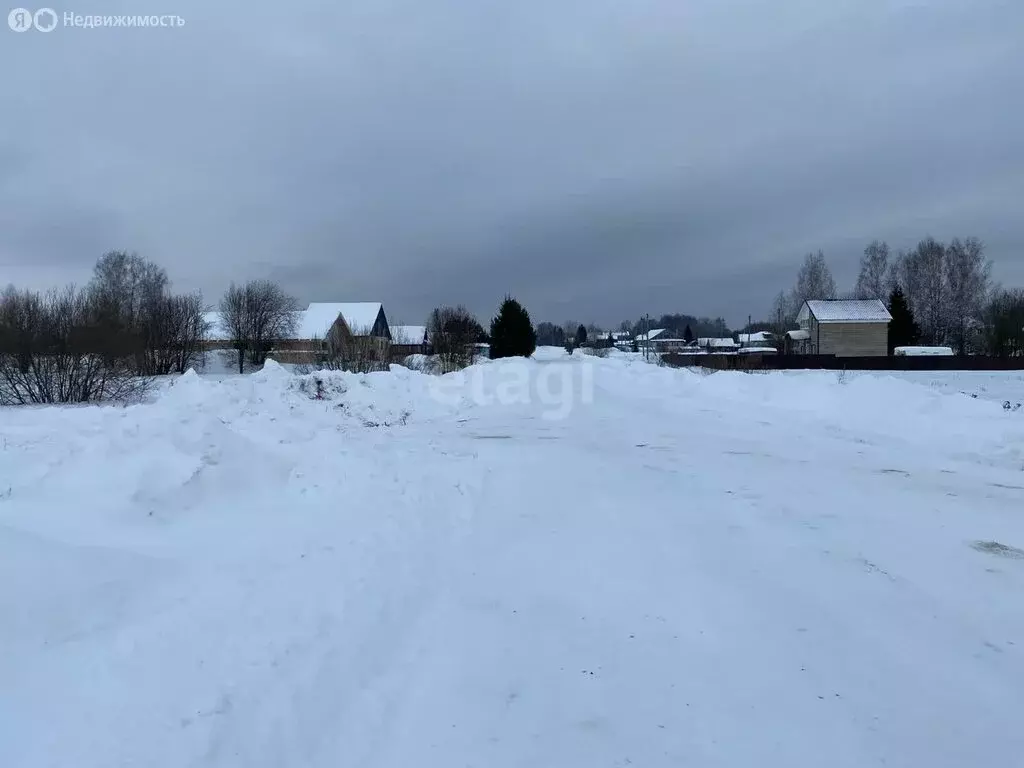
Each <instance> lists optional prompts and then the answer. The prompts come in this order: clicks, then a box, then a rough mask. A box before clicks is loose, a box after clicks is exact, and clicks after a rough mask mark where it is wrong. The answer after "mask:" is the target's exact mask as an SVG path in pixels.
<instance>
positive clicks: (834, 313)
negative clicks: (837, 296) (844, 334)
mask: <svg viewBox="0 0 1024 768" xmlns="http://www.w3.org/2000/svg"><path fill="white" fill-rule="evenodd" d="M808 312H810V314H813V315H814V318H815V319H816V320H817V321H818V322H819V323H888V322H889V321H890V320H892V315H890V314H889V310H887V309H886V308H885V304H883V303H882V302H881V301H879V300H878V299H850V300H846V299H841V300H836V301H822V300H818V299H809V300H808V301H805V302H804V304H803V306H802V307H801V308H800V312H799V314H798V315H797V318H796V319H797V320H798V321H800V322H801V323H802V322H803V321H805V320H807V319H808Z"/></svg>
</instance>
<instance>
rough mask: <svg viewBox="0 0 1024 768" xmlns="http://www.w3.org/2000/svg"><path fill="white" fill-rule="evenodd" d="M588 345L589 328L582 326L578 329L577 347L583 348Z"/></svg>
mask: <svg viewBox="0 0 1024 768" xmlns="http://www.w3.org/2000/svg"><path fill="white" fill-rule="evenodd" d="M586 343H587V327H586V326H585V325H580V327H579V328H577V329H576V346H577V347H582V346H583V345H584V344H586Z"/></svg>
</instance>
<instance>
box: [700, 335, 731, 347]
mask: <svg viewBox="0 0 1024 768" xmlns="http://www.w3.org/2000/svg"><path fill="white" fill-rule="evenodd" d="M697 344H698V346H701V347H707V348H709V349H736V348H738V347H739V344H737V343H736V342H735V341H733V340H732V339H728V338H726V339H713V338H703V337H702V338H699V339H697Z"/></svg>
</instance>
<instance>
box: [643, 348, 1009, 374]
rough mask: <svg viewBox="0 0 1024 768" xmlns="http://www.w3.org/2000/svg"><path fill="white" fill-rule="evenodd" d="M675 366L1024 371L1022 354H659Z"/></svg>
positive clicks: (719, 368)
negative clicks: (942, 355) (989, 355)
mask: <svg viewBox="0 0 1024 768" xmlns="http://www.w3.org/2000/svg"><path fill="white" fill-rule="evenodd" d="M662 360H663V361H664V362H665V363H666V364H667V365H670V366H672V367H674V368H688V367H693V366H696V367H701V368H713V369H715V370H720V371H790V370H820V371H1024V357H983V356H980V355H962V356H960V355H958V356H954V357H927V356H921V357H915V356H909V355H908V356H898V357H897V356H889V357H835V356H834V355H683V354H679V353H675V352H670V353H668V354H665V355H662Z"/></svg>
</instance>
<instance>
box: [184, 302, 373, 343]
mask: <svg viewBox="0 0 1024 768" xmlns="http://www.w3.org/2000/svg"><path fill="white" fill-rule="evenodd" d="M382 306H383V305H382V304H381V302H379V301H362V302H349V303H334V302H325V303H314V304H310V305H309V306H308V307H307V308H306V309H304V310H301V311H299V312H296V313H295V335H294V337H293V339H295V340H308V339H324V338H326V337H327V333H328V332H329V331H330V330H331V327H332V326H333V325H334V323H335V321H336V320H337V319H338V316H339V315H341V316H342V317H343V318H345V324H346V325H347V326H348V328H349V330H350V331H351V332H352V333H353V335H355V336H359V335H362V334H365V333H367V332H369V331H370V329H372V328H373V326H374V323H376V322H377V315H379V314H380V310H381V307H382ZM203 320H204V321H206V323H208V324H209V326H210V328H209V331H208V332H207V338H208V339H209V340H210V341H230V340H231V335H230V334H229V333H228V331H227V329H226V328H225V327H224V325H223V323H221V315H220V312H204V313H203Z"/></svg>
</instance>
